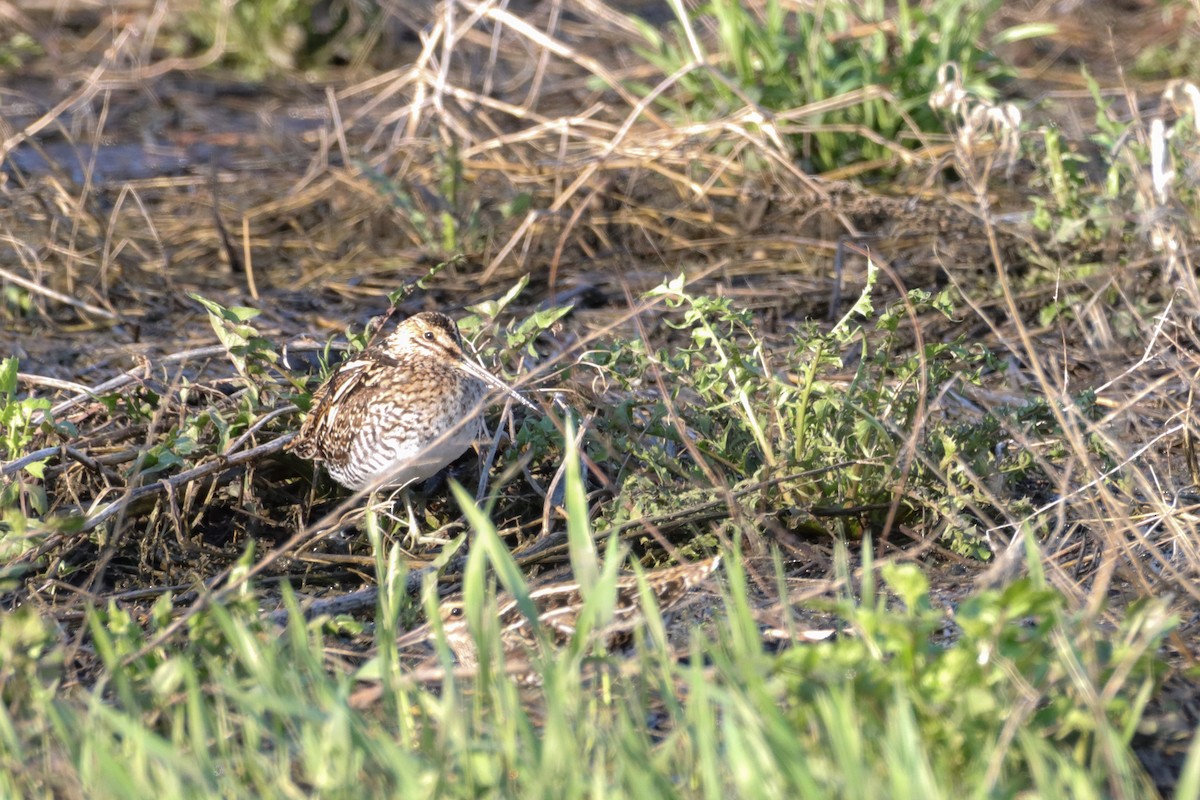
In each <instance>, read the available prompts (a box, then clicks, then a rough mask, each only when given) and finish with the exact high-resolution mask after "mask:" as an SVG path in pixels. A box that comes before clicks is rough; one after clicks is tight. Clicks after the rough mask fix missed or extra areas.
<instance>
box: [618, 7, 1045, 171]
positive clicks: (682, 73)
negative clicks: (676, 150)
mask: <svg viewBox="0 0 1200 800" xmlns="http://www.w3.org/2000/svg"><path fill="white" fill-rule="evenodd" d="M999 6H1000V3H999V2H998V0H988V2H984V3H979V2H972V1H971V0H937V1H936V2H933V3H922V4H914V3H910V2H908V0H901V2H899V3H898V4H891V3H884V2H878V1H873V2H867V3H850V2H845V0H833V1H832V2H825V3H819V4H816V5H815V6H813V7H812V8H809V7H804V8H801V7H799V6H790V7H789V6H787V5H785V4H784V3H782V2H779V0H766V1H765V2H763V3H757V4H756V3H741V2H734V0H712V2H709V3H707V4H705V5H703V6H701V7H699V9H698V10H696V11H695V12H693V13H691V14H690V15H689V16H688V17H687V18H686V19H685V18H679V19H677V21H676V24H675V26H674V27H673V29H672V32H671V33H670V35H667V36H664V35H663V33H662V32H661V31H659V30H658V29H657V28H655V27H654V26H652V25H649V24H642V25H641V26H640V27H641V31H642V35H643V36H644V37H645V38H646V41H647V42H648V43H649V44H650V47H649V49H648V50H647V51H645V57H646V58H648V59H649V60H650V61H651V62H653V63H654V64H655V65H656V66H657V67H658V68H659V69H661V70H662V72H663V73H664V74H666V75H672V76H677V78H678V79H677V80H675V81H674V82H673V83H672V85H671V86H670V87H669V90H668V91H667V92H664V93H663V94H661V95H659V96H658V98H657V101H658V102H659V103H660V104H662V105H664V106H665V107H667V108H669V109H670V110H672V111H674V112H675V113H677V114H678V115H679V116H681V117H683V118H686V119H700V120H705V119H711V118H715V117H721V116H724V115H728V114H730V113H732V112H733V111H735V110H737V109H740V108H742V107H744V106H745V104H746V102H747V101H749V102H751V103H754V104H757V105H758V106H761V107H762V108H764V109H765V110H767V111H770V112H781V111H793V110H796V109H803V108H804V107H805V106H810V105H811V106H814V109H813V111H812V112H811V113H809V114H805V115H804V116H803V117H797V116H796V115H794V114H793V115H792V118H793V119H792V122H794V123H801V124H802V125H803V131H801V132H798V133H794V134H792V135H791V136H790V137H789V138H790V139H791V141H792V142H793V144H794V145H795V147H796V150H797V152H798V153H800V154H801V155H802V157H803V159H804V163H805V165H806V167H808V168H810V169H813V170H816V171H826V170H831V169H835V168H837V167H841V166H845V165H847V164H850V163H853V162H857V161H862V160H866V161H874V160H876V159H889V158H891V157H892V156H894V154H895V150H896V148H897V147H907V146H910V145H911V144H912V143H915V142H916V139H917V134H919V132H920V131H941V130H942V126H941V124H940V123H939V121H938V119H937V117H936V115H934V114H933V112H932V111H931V110H930V109H929V106H928V101H929V96H930V93H931V92H932V91H934V90H935V89H936V88H937V80H936V78H937V73H938V70H939V68H940V67H941V66H942V65H943V64H946V63H948V62H954V63H956V64H958V66H959V68H960V69H961V71H962V75H963V80H964V85H965V87H966V88H967V89H968V90H969V91H971V92H973V93H974V94H976V95H978V96H981V97H985V98H989V99H991V98H994V97H995V95H996V86H997V84H998V83H999V81H1001V80H1003V79H1005V78H1006V77H1008V75H1009V72H1008V70H1007V69H1006V68H1005V67H1004V66H1003V65H1002V64H1001V63H1000V62H999V61H997V60H996V59H995V58H994V57H993V56H992V54H991V53H990V51H989V50H988V49H987V48H986V47H985V46H984V45H983V44H982V41H983V35H984V26H985V24H986V23H987V21H988V19H989V17H990V16H991V15H992V14H993V13H994V12H995V10H996V9H998V8H999ZM673 7H674V8H675V9H676V12H677V14H678V13H680V10H681V9H682V7H683V6H682V4H675V5H674V6H673ZM710 25H711V26H712V27H714V28H715V33H716V37H715V48H714V50H713V51H712V52H711V53H708V52H705V50H704V48H705V47H706V46H708V45H707V40H706V39H705V38H704V36H703V35H702V34H699V35H698V34H697V33H696V29H697V28H700V29H701V30H703V29H704V28H705V27H706V26H710ZM1037 32H1038V31H1037V30H1035V29H1014V30H1011V31H1007V32H1005V34H1002V36H1003V38H1006V39H1009V40H1012V39H1015V38H1020V37H1022V36H1028V35H1032V34H1034V33H1037ZM700 61H703V62H704V63H705V66H700V65H699V64H698V62H700ZM689 65H690V68H689ZM685 68H687V69H685ZM649 91H650V89H649V87H642V92H643V93H645V94H648V93H649ZM818 106H819V107H818Z"/></svg>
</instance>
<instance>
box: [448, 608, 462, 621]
mask: <svg viewBox="0 0 1200 800" xmlns="http://www.w3.org/2000/svg"><path fill="white" fill-rule="evenodd" d="M462 615H463V610H462V609H461V608H452V609H450V616H451V617H453V618H454V619H458V618H459V617H461V616H462Z"/></svg>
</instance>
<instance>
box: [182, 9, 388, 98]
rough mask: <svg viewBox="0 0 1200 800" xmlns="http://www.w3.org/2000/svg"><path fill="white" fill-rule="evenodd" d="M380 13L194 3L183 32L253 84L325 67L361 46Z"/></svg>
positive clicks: (361, 10) (357, 10) (186, 15)
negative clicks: (344, 49) (217, 53)
mask: <svg viewBox="0 0 1200 800" xmlns="http://www.w3.org/2000/svg"><path fill="white" fill-rule="evenodd" d="M377 13H378V8H372V6H370V5H369V4H368V5H364V4H362V3H358V2H354V0H332V1H331V2H323V1H322V0H238V2H228V0H193V1H192V2H189V3H187V4H186V6H185V12H184V14H183V23H184V27H185V29H186V31H187V32H188V33H189V34H190V35H191V36H192V37H194V38H195V39H196V41H197V42H198V43H199V44H200V46H201V47H203V48H205V49H208V48H213V47H219V48H220V55H221V58H222V61H223V63H225V64H228V65H229V66H232V67H234V68H236V69H238V70H239V71H240V72H242V73H243V74H245V75H246V77H248V78H250V79H252V80H261V79H262V78H264V77H267V76H268V75H272V74H275V73H278V72H286V71H291V70H297V69H311V68H316V67H321V66H325V65H327V64H328V63H330V61H331V59H333V58H334V57H335V56H336V55H338V53H339V52H340V50H341V48H342V47H343V46H346V47H347V49H354V48H353V46H354V45H355V43H358V44H360V45H361V44H362V43H363V42H364V41H365V40H364V33H365V29H366V28H367V27H368V21H369V20H368V18H369V17H370V16H372V15H374V14H377Z"/></svg>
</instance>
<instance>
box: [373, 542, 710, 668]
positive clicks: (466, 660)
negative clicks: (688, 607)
mask: <svg viewBox="0 0 1200 800" xmlns="http://www.w3.org/2000/svg"><path fill="white" fill-rule="evenodd" d="M719 563H720V556H716V557H714V558H710V559H707V560H705V561H697V562H695V563H692V564H683V565H681V566H677V567H668V568H666V569H659V570H653V571H651V572H647V573H646V575H645V579H646V586H647V588H648V589H649V590H650V593H651V594H652V595H653V596H654V598H655V600H656V601H657V602H658V606H659V609H660V610H662V611H665V610H667V609H669V608H671V607H673V606H675V605H678V604H679V602H680V601H681V600H683V599H684V598H685V597H686V596H687V595H688V592H689V591H690V590H691V589H693V588H694V587H696V586H697V585H699V584H700V583H701V582H703V581H704V580H705V579H706V578H708V576H709V575H711V574H712V573H713V572H714V571H715V570H716V568H717V566H718V564H719ZM529 598H530V599H531V600H532V601H533V604H534V606H535V607H536V608H537V611H538V625H539V626H541V628H542V629H543V630H544V631H545V633H546V634H547V636H548V637H549V639H550V641H551V642H552V643H555V644H559V645H562V644H565V643H566V642H568V641H569V640H570V639H571V637H572V636H574V635H575V625H576V621H577V619H578V616H579V612H580V609H581V608H582V607H583V598H582V596H581V595H580V590H579V584H578V583H576V582H574V581H566V582H562V581H556V582H553V583H547V584H543V585H541V586H538V587H535V588H534V589H532V590H531V591H530V592H529ZM496 604H497V609H498V612H499V619H500V644H501V647H503V649H504V653H505V655H506V657H508V658H509V660H510V661H514V660H515V661H517V662H522V661H525V660H526V659H527V657H528V655H529V653H530V652H531V651H532V650H533V649H534V648H535V647H536V643H537V633H536V632H535V631H534V630H533V629H532V628H531V627H530V625H529V619H528V618H527V617H526V616H525V614H524V613H522V611H521V608H520V606H519V605H518V604H517V601H516V599H515V598H513V597H510V596H508V595H501V596H500V597H498V598H497V600H496ZM438 614H439V616H440V617H441V621H442V629H443V630H444V631H445V632H446V643H447V644H448V645H450V650H451V651H452V652H453V653H454V657H455V658H456V659H457V660H458V663H459V664H461V665H463V666H475V665H477V664H478V663H479V658H478V654H477V653H476V651H475V639H474V638H473V637H472V635H471V631H470V630H469V629H468V626H467V618H466V614H465V613H464V609H463V604H462V600H461V598H450V599H447V600H444V601H443V602H442V603H441V605H440V606H439V607H438ZM642 619H643V617H642V610H641V598H640V595H639V592H638V581H637V576H636V575H625V576H622V577H621V578H619V579H618V581H617V598H616V604H615V606H614V610H613V619H612V621H611V622H610V623H609V624H608V625H606V626H605V627H604V628H603V629H602V630H599V631H596V632H594V636H595V638H596V639H597V640H601V641H603V642H605V644H606V645H607V646H609V647H612V646H616V645H618V644H619V643H620V642H621V640H622V639H623V638H624V637H626V636H627V635H628V634H629V633H630V631H632V630H633V628H635V627H636V626H637V625H638V624H639V623H640V622H641V620H642ZM432 635H433V627H432V626H431V625H423V626H422V627H420V628H417V629H415V630H413V631H411V632H409V633H407V634H405V635H404V636H403V637H402V638H401V639H400V640H399V641H398V642H397V644H398V645H399V646H401V647H406V646H409V645H413V644H417V643H419V642H422V641H425V640H427V639H429V638H431V637H432Z"/></svg>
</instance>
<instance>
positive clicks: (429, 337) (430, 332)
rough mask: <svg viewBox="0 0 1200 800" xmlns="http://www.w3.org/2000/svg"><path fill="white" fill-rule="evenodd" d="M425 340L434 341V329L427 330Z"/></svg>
mask: <svg viewBox="0 0 1200 800" xmlns="http://www.w3.org/2000/svg"><path fill="white" fill-rule="evenodd" d="M425 341H427V342H432V341H433V331H425Z"/></svg>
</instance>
